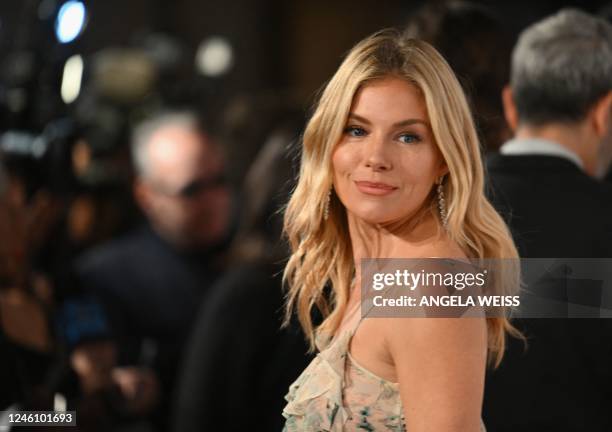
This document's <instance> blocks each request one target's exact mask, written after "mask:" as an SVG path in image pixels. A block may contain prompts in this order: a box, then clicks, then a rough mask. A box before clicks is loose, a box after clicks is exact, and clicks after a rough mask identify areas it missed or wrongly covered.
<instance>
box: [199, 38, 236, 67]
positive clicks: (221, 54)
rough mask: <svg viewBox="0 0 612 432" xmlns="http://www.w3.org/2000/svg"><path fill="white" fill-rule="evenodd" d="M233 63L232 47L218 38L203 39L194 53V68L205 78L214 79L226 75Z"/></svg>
mask: <svg viewBox="0 0 612 432" xmlns="http://www.w3.org/2000/svg"><path fill="white" fill-rule="evenodd" d="M233 61H234V53H233V50H232V46H231V45H230V43H229V42H228V41H227V39H225V38H223V37H220V36H213V37H210V38H207V39H204V40H203V41H202V42H201V43H200V46H199V47H198V51H197V53H196V68H197V70H198V71H199V72H200V73H201V74H203V75H205V76H210V77H216V76H220V75H223V74H225V73H227V72H228V71H229V69H230V68H231V67H232V64H233Z"/></svg>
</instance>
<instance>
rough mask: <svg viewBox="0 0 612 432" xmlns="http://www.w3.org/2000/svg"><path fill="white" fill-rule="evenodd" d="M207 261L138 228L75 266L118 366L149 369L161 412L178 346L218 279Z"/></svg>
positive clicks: (208, 257)
mask: <svg viewBox="0 0 612 432" xmlns="http://www.w3.org/2000/svg"><path fill="white" fill-rule="evenodd" d="M212 259H213V255H212V254H211V253H209V252H206V251H199V252H189V253H183V252H179V251H177V250H175V249H174V248H172V247H171V246H170V245H169V244H168V243H166V242H165V241H163V240H162V239H161V238H160V237H158V236H157V235H156V234H155V232H154V231H153V230H152V229H151V228H150V227H148V226H143V227H141V228H139V229H136V230H134V231H133V232H131V233H129V234H127V235H125V236H124V237H122V238H119V239H117V240H113V241H111V242H110V243H108V244H106V245H102V246H99V247H97V248H95V249H93V250H92V251H90V252H88V253H86V254H85V255H84V256H82V257H80V258H79V259H78V260H77V262H76V265H75V269H76V272H77V275H78V278H79V282H80V283H81V284H82V286H83V287H84V288H85V289H87V290H89V291H90V292H93V293H95V294H96V295H97V297H98V298H99V300H100V301H101V302H102V304H103V306H104V309H105V312H106V314H107V316H108V320H109V321H110V327H111V330H112V331H113V335H114V340H115V342H116V344H117V345H118V349H119V357H120V358H119V361H120V363H121V364H125V365H142V364H143V363H144V364H145V365H147V366H151V367H153V369H154V370H155V372H156V373H157V376H158V378H159V379H160V380H161V384H162V392H163V394H162V408H164V407H165V408H166V411H167V406H166V405H167V404H168V403H169V400H170V397H171V394H172V392H173V386H174V380H175V376H176V373H177V369H178V365H179V362H180V356H181V354H182V351H183V345H184V343H185V341H186V340H187V338H188V336H189V334H190V332H191V328H192V325H193V321H194V319H195V317H196V313H197V310H198V308H199V305H200V303H201V301H203V298H204V296H205V294H206V293H207V291H208V289H209V288H210V287H211V286H212V284H213V281H214V280H215V279H216V277H217V276H218V274H219V272H218V271H217V270H216V269H215V268H214V266H213V265H212V264H211V262H212ZM162 411H164V410H163V409H161V408H160V410H159V412H160V413H162ZM161 421H163V419H162V420H161Z"/></svg>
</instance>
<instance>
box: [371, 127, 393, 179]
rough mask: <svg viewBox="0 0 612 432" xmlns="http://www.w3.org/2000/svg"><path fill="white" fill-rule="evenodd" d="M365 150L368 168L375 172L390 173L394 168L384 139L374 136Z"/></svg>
mask: <svg viewBox="0 0 612 432" xmlns="http://www.w3.org/2000/svg"><path fill="white" fill-rule="evenodd" d="M364 150H365V155H364V156H365V158H364V159H365V164H366V167H368V168H371V169H373V170H374V171H388V170H390V169H391V168H392V166H393V165H392V162H391V157H390V155H389V151H388V148H387V145H386V142H385V138H384V137H382V136H381V137H377V136H375V135H372V136H371V137H370V139H369V140H368V142H367V143H366V145H365V149H364Z"/></svg>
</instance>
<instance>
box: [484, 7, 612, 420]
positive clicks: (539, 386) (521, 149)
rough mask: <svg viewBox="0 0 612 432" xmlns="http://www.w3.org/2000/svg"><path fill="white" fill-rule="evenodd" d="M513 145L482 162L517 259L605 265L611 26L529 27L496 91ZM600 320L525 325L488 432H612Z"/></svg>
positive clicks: (609, 219)
mask: <svg viewBox="0 0 612 432" xmlns="http://www.w3.org/2000/svg"><path fill="white" fill-rule="evenodd" d="M503 102H504V108H505V114H506V119H507V121H508V123H509V125H510V126H511V128H512V129H513V130H514V132H515V138H514V139H513V140H511V141H509V142H506V143H505V144H504V145H503V146H502V147H501V149H500V154H496V155H491V156H490V157H489V159H488V161H487V165H488V171H489V176H490V186H491V198H492V201H493V203H494V205H495V206H496V207H497V209H498V210H499V211H500V213H502V215H503V216H504V217H505V218H506V221H507V222H508V224H509V225H510V228H511V230H512V232H513V235H514V238H515V241H516V243H517V245H518V247H519V252H520V254H521V256H522V257H528V258H555V257H558V258H570V257H571V258H608V257H612V186H611V185H609V184H605V183H602V182H601V181H599V178H601V177H602V175H603V174H604V173H605V171H606V170H607V168H608V166H609V165H610V160H611V159H612V114H611V107H612V26H610V24H609V23H607V22H606V21H604V20H603V19H599V18H596V17H594V16H591V15H589V14H586V13H584V12H580V11H578V10H573V9H564V10H562V11H560V12H558V13H557V14H555V15H552V16H550V17H548V18H546V19H544V20H542V21H539V22H537V23H535V24H533V25H532V26H530V27H529V28H527V29H526V30H525V31H524V32H523V33H522V34H521V35H520V38H519V41H518V43H517V45H516V47H515V49H514V52H513V57H512V69H511V83H510V86H509V87H507V88H506V89H505V90H504V92H503ZM607 321H609V320H605V319H571V320H570V319H539V320H538V319H529V320H523V321H521V322H518V323H517V325H518V327H519V328H520V329H521V330H523V332H524V334H525V335H526V336H527V338H528V348H527V351H525V352H524V351H523V345H522V343H519V342H516V341H511V342H510V346H509V350H508V354H507V356H506V358H505V360H504V362H503V363H502V366H501V368H500V369H499V370H498V371H495V372H493V373H492V374H491V375H490V377H489V380H488V382H487V386H486V396H485V407H484V416H485V423H486V424H487V426H488V427H489V428H490V429H491V430H493V431H518V430H520V431H544V430H556V431H585V430H588V431H604V430H605V431H609V430H612V415H611V414H610V406H611V403H612V368H611V367H610V365H611V364H612V343H611V341H612V331H611V330H610V327H611V326H610V324H609V323H607Z"/></svg>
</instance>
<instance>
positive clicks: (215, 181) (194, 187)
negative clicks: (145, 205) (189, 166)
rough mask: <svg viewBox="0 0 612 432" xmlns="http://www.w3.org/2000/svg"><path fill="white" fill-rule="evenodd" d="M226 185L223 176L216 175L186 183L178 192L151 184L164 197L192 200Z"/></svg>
mask: <svg viewBox="0 0 612 432" xmlns="http://www.w3.org/2000/svg"><path fill="white" fill-rule="evenodd" d="M225 185H227V179H226V177H225V174H218V175H216V176H214V177H210V178H199V179H194V180H191V181H190V182H188V183H187V184H186V185H184V186H182V187H181V188H179V189H178V190H170V189H169V188H167V187H165V186H162V185H160V184H159V183H157V184H152V186H153V188H154V189H155V190H156V191H157V192H160V193H163V194H164V195H168V196H171V197H176V198H184V199H192V198H195V197H197V196H199V195H200V194H201V193H202V192H205V191H207V190H210V189H214V188H217V187H221V186H225Z"/></svg>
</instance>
